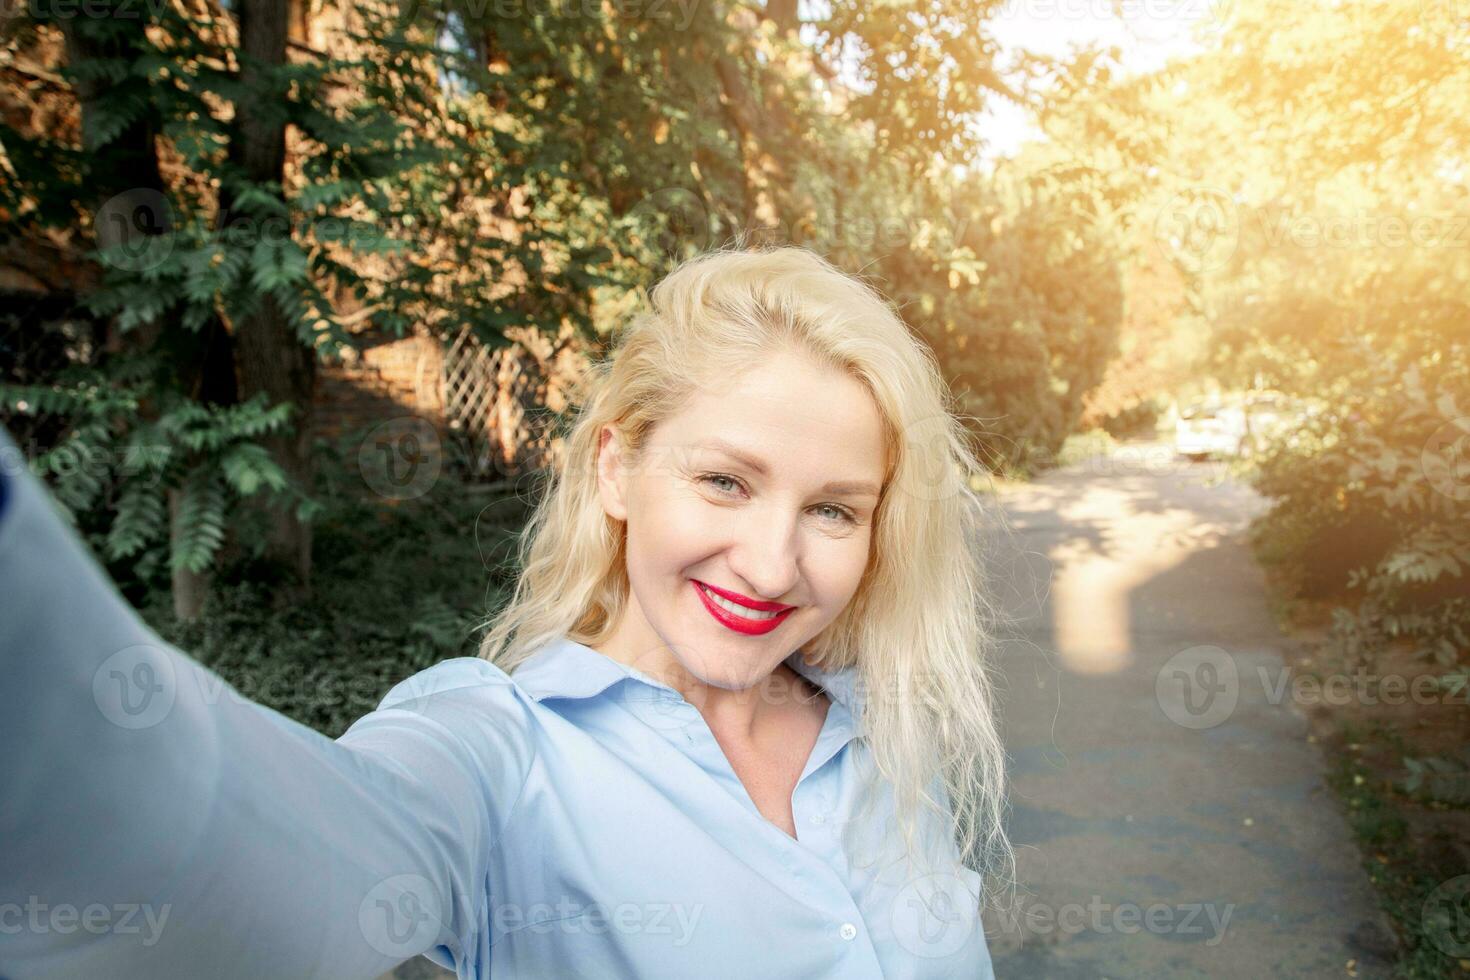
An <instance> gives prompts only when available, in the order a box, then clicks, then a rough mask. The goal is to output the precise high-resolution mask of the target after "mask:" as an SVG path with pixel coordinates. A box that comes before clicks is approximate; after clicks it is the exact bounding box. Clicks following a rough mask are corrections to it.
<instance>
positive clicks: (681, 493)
mask: <svg viewBox="0 0 1470 980" xmlns="http://www.w3.org/2000/svg"><path fill="white" fill-rule="evenodd" d="M883 454H884V447H883V432H882V421H881V417H880V415H879V412H878V408H877V406H876V405H875V404H874V402H873V400H872V397H871V396H870V395H869V394H868V392H867V390H866V389H865V388H864V387H863V386H862V384H861V383H859V382H858V381H857V380H856V379H854V378H852V377H851V376H849V375H847V374H844V373H841V372H837V371H833V370H831V369H828V368H824V367H820V366H818V365H817V364H816V363H815V362H813V361H812V360H810V359H808V358H807V357H805V356H803V355H800V354H795V353H783V354H779V355H774V356H772V357H771V358H769V359H768V360H766V361H765V362H763V363H761V364H760V366H759V367H757V368H754V369H752V370H750V371H747V372H745V373H744V374H742V375H740V376H738V377H736V378H734V379H732V380H731V381H730V382H729V383H728V384H726V385H723V386H721V390H705V391H701V392H700V393H699V394H698V395H696V396H695V397H694V398H693V400H692V401H691V402H690V403H689V404H688V405H687V406H686V407H685V408H684V410H683V411H682V412H680V413H679V414H677V415H674V416H672V417H670V418H668V419H665V420H664V421H663V422H662V423H660V424H659V425H658V426H656V427H655V428H654V429H653V430H652V432H651V433H650V435H649V438H648V440H647V444H646V447H645V454H644V455H643V456H642V457H641V458H640V459H638V460H637V461H636V462H635V461H632V460H630V459H629V458H628V456H627V455H626V453H625V452H624V451H623V449H622V445H621V442H620V440H619V438H618V435H617V433H616V432H615V431H614V429H613V428H612V427H610V426H606V427H604V428H603V431H602V434H601V448H600V452H599V457H598V473H599V485H600V492H601V496H602V502H603V507H604V509H605V510H606V512H607V513H608V514H609V515H611V516H612V517H614V518H617V519H618V520H621V521H624V522H626V525H627V561H628V577H629V580H630V582H631V586H632V594H631V596H630V599H629V603H628V607H627V609H626V611H625V613H624V616H623V618H622V620H621V621H620V622H619V623H618V624H617V625H616V626H615V628H614V631H613V634H612V635H611V636H610V637H609V639H608V642H607V644H605V645H604V646H606V647H609V649H605V650H604V652H606V653H609V654H612V655H614V656H615V657H616V658H617V659H619V660H622V661H624V662H626V663H630V664H633V665H635V666H638V667H640V668H646V669H650V670H651V671H652V672H654V673H658V672H659V671H660V669H661V668H667V667H670V666H672V665H671V664H670V663H669V661H668V658H669V657H670V656H672V657H673V658H674V659H675V660H676V661H677V662H678V664H679V665H681V666H682V667H683V668H684V669H685V670H686V671H688V672H689V673H690V674H692V675H693V676H694V677H695V678H697V679H698V680H699V681H701V682H703V683H705V684H709V685H713V686H715V687H720V688H726V689H730V690H741V689H745V688H748V687H750V686H752V685H754V684H756V683H758V682H759V681H761V680H762V679H763V678H765V677H766V676H767V675H768V674H770V673H771V671H772V670H774V669H775V668H776V667H777V666H778V665H779V664H780V663H781V662H782V661H783V660H784V659H785V658H786V657H787V656H788V655H789V654H791V653H792V651H794V650H796V649H798V648H800V647H801V646H802V645H803V644H805V643H806V642H807V641H808V640H810V639H811V638H812V637H814V636H815V635H816V634H817V633H819V632H820V631H821V630H822V629H823V628H825V627H826V626H827V625H828V624H829V623H831V622H832V621H833V620H834V619H836V618H837V616H838V614H839V613H841V612H842V610H843V609H844V608H845V607H846V606H847V603H848V600H850V599H851V598H852V596H853V594H854V593H855V592H856V591H857V587H858V584H859V582H860V580H861V579H862V575H863V570H864V568H865V567H866V565H867V561H868V548H869V547H870V543H871V537H872V527H873V517H874V511H875V509H876V508H877V506H878V500H879V497H878V494H879V491H880V488H881V487H882V484H883V478H884V467H885V460H884V455H883ZM705 586H708V587H709V589H710V590H723V592H724V593H727V594H729V595H730V596H731V597H732V598H733V600H734V602H735V605H736V606H737V607H739V608H740V609H742V610H743V611H742V612H733V611H730V610H729V609H728V607H727V606H724V605H722V603H721V601H720V600H719V599H718V598H716V597H714V596H712V595H711V593H710V591H708V590H706V589H705V588H704V587H705ZM728 601H729V600H728V599H727V600H726V602H728ZM751 603H754V604H766V605H767V608H766V609H765V610H762V611H756V610H754V609H751V608H749V606H748V605H746V604H751ZM773 604H779V605H778V606H777V605H773ZM777 608H779V609H780V611H779V612H775V614H774V615H773V611H774V610H775V609H777Z"/></svg>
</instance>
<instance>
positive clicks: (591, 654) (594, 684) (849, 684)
mask: <svg viewBox="0 0 1470 980" xmlns="http://www.w3.org/2000/svg"><path fill="white" fill-rule="evenodd" d="M786 666H788V667H790V668H791V669H792V670H794V671H796V672H797V673H798V674H800V675H801V676H802V677H805V678H806V679H807V680H809V681H811V682H812V683H813V684H816V685H817V686H818V687H821V688H823V689H825V690H826V692H827V694H828V696H829V697H831V699H832V700H833V701H834V702H836V703H837V704H840V705H841V706H842V707H843V708H845V709H846V710H847V712H848V714H850V715H851V716H852V717H853V719H854V720H855V721H860V720H861V718H862V710H863V707H864V703H865V702H864V698H863V697H862V694H861V691H860V685H859V684H858V677H857V668H856V667H843V668H840V669H838V670H826V669H823V668H821V667H814V666H812V665H811V664H809V663H807V662H806V660H805V659H803V657H802V655H801V651H800V650H797V651H795V652H793V653H792V654H791V655H790V656H788V657H787V658H786ZM630 678H631V679H633V680H636V681H639V682H641V683H643V684H648V685H650V686H652V687H657V688H660V689H662V690H666V691H673V688H671V687H669V686H668V685H667V684H665V683H664V682H662V681H660V680H656V679H655V678H653V677H651V676H650V675H648V674H646V673H644V672H643V671H640V670H637V669H635V668H633V667H629V666H628V665H627V664H624V663H621V662H619V661H617V660H614V659H613V658H611V657H609V656H607V655H605V654H603V653H599V652H598V651H596V650H594V649H592V648H591V647H589V646H586V645H585V644H582V643H578V642H577V641H576V640H572V639H569V638H568V637H565V636H562V637H558V638H556V639H553V640H552V641H551V642H549V643H547V644H546V645H545V646H544V647H542V648H541V649H539V650H537V651H536V652H535V653H533V654H531V655H530V656H529V657H527V658H526V659H525V660H524V661H522V662H521V664H520V666H518V667H517V668H516V669H515V670H514V671H513V672H512V674H511V680H513V681H514V682H515V683H516V685H517V686H518V687H520V689H521V690H522V691H525V692H526V693H527V694H529V695H530V696H531V697H533V698H535V699H536V700H537V701H542V700H544V699H546V698H591V697H596V696H597V695H599V694H601V693H602V692H603V691H605V690H607V689H608V688H609V687H612V686H613V685H614V684H616V683H617V682H619V681H621V680H625V679H630Z"/></svg>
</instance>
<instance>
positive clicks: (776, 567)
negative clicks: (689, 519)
mask: <svg viewBox="0 0 1470 980" xmlns="http://www.w3.org/2000/svg"><path fill="white" fill-rule="evenodd" d="M742 516H743V517H744V519H743V520H741V521H740V526H739V529H738V530H737V532H736V538H735V546H734V547H733V548H732V549H731V551H730V569H731V571H733V572H734V573H735V574H736V575H737V576H739V577H740V579H741V580H742V581H743V582H744V584H745V585H746V586H748V587H749V589H750V591H749V593H748V594H749V595H750V597H751V598H753V599H765V600H767V601H770V602H780V601H782V599H781V597H782V596H785V595H787V594H789V593H790V592H791V590H792V589H793V588H794V587H795V586H796V583H797V580H798V579H799V578H800V577H801V570H800V568H801V561H800V559H801V537H800V533H799V526H800V525H799V522H798V520H797V519H796V518H795V517H793V516H788V515H782V514H778V513H776V512H775V511H773V510H771V509H769V508H760V509H758V510H751V511H749V512H748V513H747V514H746V515H742Z"/></svg>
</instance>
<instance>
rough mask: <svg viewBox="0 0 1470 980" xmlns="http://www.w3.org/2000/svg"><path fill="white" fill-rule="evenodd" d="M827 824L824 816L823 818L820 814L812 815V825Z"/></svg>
mask: <svg viewBox="0 0 1470 980" xmlns="http://www.w3.org/2000/svg"><path fill="white" fill-rule="evenodd" d="M826 822H827V818H826V817H824V816H822V815H821V814H820V813H813V814H812V823H826Z"/></svg>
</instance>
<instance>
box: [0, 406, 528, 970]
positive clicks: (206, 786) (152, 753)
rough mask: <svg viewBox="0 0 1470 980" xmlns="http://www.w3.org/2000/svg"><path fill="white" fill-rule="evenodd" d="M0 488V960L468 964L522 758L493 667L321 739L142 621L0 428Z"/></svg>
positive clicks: (446, 667) (458, 668) (100, 964)
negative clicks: (426, 960)
mask: <svg viewBox="0 0 1470 980" xmlns="http://www.w3.org/2000/svg"><path fill="white" fill-rule="evenodd" d="M0 480H3V481H4V483H5V489H4V497H5V498H6V499H4V501H3V503H0V976H3V977H5V978H7V980H27V978H31V977H56V976H107V977H117V978H127V977H149V978H167V977H194V976H210V977H242V978H246V977H248V978H259V977H292V978H296V977H365V978H371V977H375V976H377V975H379V974H381V973H382V972H384V971H386V970H388V969H391V968H392V967H393V966H394V965H395V964H397V963H400V962H402V961H403V960H406V959H409V958H411V957H413V956H416V955H419V954H420V953H424V952H426V951H430V950H433V951H434V952H435V954H436V957H437V958H439V959H440V960H441V961H444V960H445V959H447V958H451V957H452V958H453V959H454V960H455V961H457V962H462V961H465V960H466V959H467V958H468V959H470V960H473V958H474V957H475V955H476V953H477V950H478V949H479V948H480V938H481V936H480V931H481V923H482V922H483V921H484V919H485V917H486V913H487V902H488V896H487V895H486V894H485V881H486V875H485V869H486V867H487V865H488V862H489V861H491V860H492V852H493V850H494V848H495V847H497V846H498V844H499V836H500V832H501V830H502V829H503V827H504V826H505V823H506V821H507V820H508V818H509V814H510V811H511V810H512V808H513V807H514V805H515V801H516V798H517V796H518V794H519V792H520V789H521V787H522V786H524V783H525V779H526V775H527V773H528V772H529V767H530V764H531V758H530V750H529V749H528V748H527V746H528V744H529V742H528V739H527V738H526V726H527V725H528V724H529V721H528V716H527V715H526V714H525V713H524V711H525V709H524V707H523V705H522V703H521V702H520V700H519V699H518V696H517V693H516V690H515V688H514V687H513V685H511V684H510V682H509V679H508V678H507V677H506V675H505V674H504V673H503V672H501V671H500V670H498V669H497V668H495V667H494V666H492V665H490V664H489V663H487V662H485V661H481V660H476V659H473V658H458V659H456V660H451V661H446V662H445V663H442V664H439V665H437V666H436V667H434V668H431V669H430V670H427V671H423V672H421V673H420V674H417V675H415V676H414V677H412V678H410V679H408V680H406V681H404V682H403V683H401V684H399V685H398V686H397V687H395V688H394V689H393V691H392V692H390V693H389V695H388V696H387V697H386V698H384V700H383V702H382V704H381V705H380V706H379V708H378V710H376V711H374V712H372V713H371V714H369V715H367V716H365V717H363V718H361V719H359V720H358V722H357V723H355V724H354V725H353V726H352V727H351V728H350V729H349V730H348V731H347V732H346V733H345V734H344V735H343V736H342V737H341V738H340V739H338V740H336V741H333V740H331V739H329V738H327V737H326V736H324V735H321V734H320V733H318V732H316V731H313V730H312V729H310V728H307V727H306V726H304V725H301V724H299V723H297V722H294V721H292V720H290V719H288V718H286V717H285V716H284V715H281V714H280V713H278V712H276V711H273V710H271V709H269V708H266V707H264V706H262V705H259V704H256V703H254V702H252V701H250V700H248V699H246V698H244V697H243V696H242V695H240V694H238V693H237V692H236V691H234V690H233V689H232V688H231V687H229V686H228V685H227V684H226V683H225V682H224V681H223V680H222V679H221V678H219V677H218V676H217V675H215V674H214V673H212V672H211V671H209V670H207V669H205V668H204V667H203V666H201V665H199V664H198V663H196V662H195V661H193V660H192V659H190V658H189V657H187V656H186V655H184V654H183V653H181V652H180V651H178V650H177V649H175V648H172V647H170V646H168V645H167V644H166V643H164V641H163V640H162V639H160V638H159V637H158V636H157V635H156V634H155V633H153V632H152V631H151V630H150V629H149V628H148V627H147V626H146V624H144V623H143V622H142V621H141V620H140V619H139V617H138V616H137V615H136V614H135V613H134V611H133V610H132V608H131V607H130V606H129V605H128V604H127V602H126V601H125V600H124V599H123V598H122V597H121V596H120V595H119V594H118V592H117V590H116V588H115V587H114V586H113V585H112V583H111V582H110V581H109V580H108V579H107V577H106V574H105V573H104V572H103V570H102V569H101V568H100V566H99V565H98V564H97V563H96V561H95V560H93V558H92V557H91V555H89V554H88V553H87V551H86V549H85V547H84V545H83V544H82V543H81V541H80V540H79V539H78V538H77V536H76V534H75V533H74V532H73V531H72V530H71V528H70V527H68V526H67V524H66V523H65V520H64V519H63V518H62V517H61V515H60V514H59V513H58V512H57V511H56V509H55V506H54V505H53V504H52V502H51V500H50V498H49V495H48V494H47V492H46V490H45V488H44V486H43V485H42V484H41V482H40V481H39V480H37V479H36V478H35V477H34V476H33V475H32V474H31V473H30V471H29V470H28V469H27V468H26V466H25V464H24V460H23V457H22V456H21V454H20V452H19V450H18V449H17V448H16V446H15V443H14V441H13V440H12V439H11V438H10V436H9V434H8V433H6V432H5V430H4V429H3V427H0ZM467 726H469V727H467ZM439 947H443V948H442V949H440V948H439Z"/></svg>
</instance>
